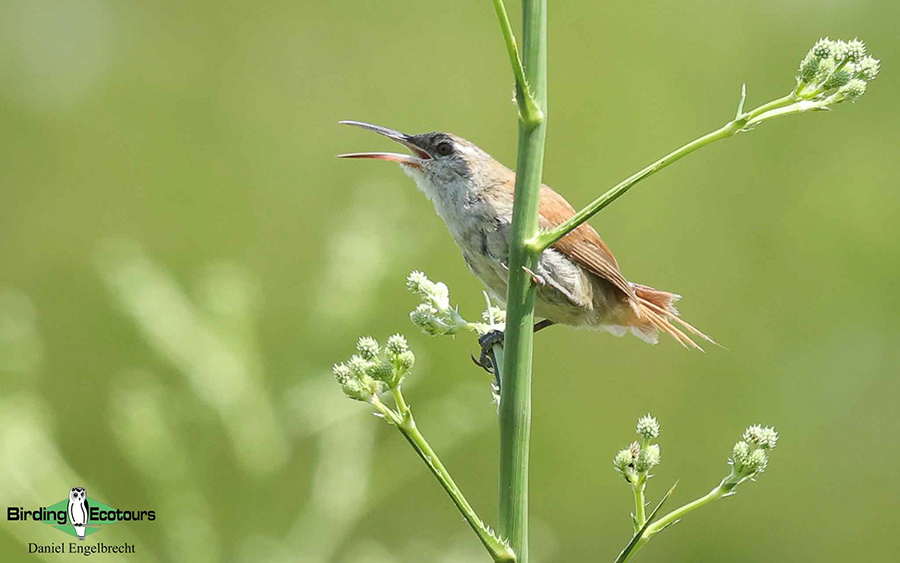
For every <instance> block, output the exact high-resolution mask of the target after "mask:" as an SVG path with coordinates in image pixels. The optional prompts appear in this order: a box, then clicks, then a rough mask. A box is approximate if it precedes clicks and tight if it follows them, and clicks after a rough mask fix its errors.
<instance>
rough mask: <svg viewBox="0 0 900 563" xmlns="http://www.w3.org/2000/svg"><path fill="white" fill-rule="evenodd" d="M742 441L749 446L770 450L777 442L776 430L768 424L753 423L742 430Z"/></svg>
mask: <svg viewBox="0 0 900 563" xmlns="http://www.w3.org/2000/svg"><path fill="white" fill-rule="evenodd" d="M744 441H745V442H747V443H748V444H750V445H751V446H757V447H759V448H762V449H764V450H770V449H773V448H774V447H775V445H776V444H777V443H778V432H776V431H775V429H774V428H772V427H770V426H765V427H764V426H762V425H759V424H754V425H753V426H750V427H748V428H747V430H745V431H744Z"/></svg>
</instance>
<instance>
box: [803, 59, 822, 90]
mask: <svg viewBox="0 0 900 563" xmlns="http://www.w3.org/2000/svg"><path fill="white" fill-rule="evenodd" d="M819 61H820V59H819V58H817V57H816V56H815V55H814V54H813V53H811V52H810V53H809V54H808V55H806V57H804V58H803V60H802V61H800V80H801V81H803V82H804V83H808V82H809V81H810V80H812V79H813V78H815V77H816V72H817V71H818V70H819Z"/></svg>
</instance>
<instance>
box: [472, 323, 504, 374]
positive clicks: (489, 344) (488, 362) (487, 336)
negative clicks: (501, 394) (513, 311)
mask: <svg viewBox="0 0 900 563" xmlns="http://www.w3.org/2000/svg"><path fill="white" fill-rule="evenodd" d="M494 344H503V331H502V330H492V331H490V332H486V333H484V334H482V335H481V336H479V337H478V345H479V346H481V352H480V353H479V355H478V358H477V359H476V358H475V356H472V361H473V362H475V365H476V366H478V367H480V368H482V369H483V370H484V371H486V372H488V373H490V374H493V375H494V376H496V377H497V378H499V377H500V375H499V374H497V373H496V369H494V362H493V361H492V355H493V349H492V348H493V347H494ZM497 384H498V386H499V381H498V383H497Z"/></svg>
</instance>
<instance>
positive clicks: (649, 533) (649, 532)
mask: <svg viewBox="0 0 900 563" xmlns="http://www.w3.org/2000/svg"><path fill="white" fill-rule="evenodd" d="M723 484H724V481H723ZM723 484H720V485H719V486H718V487H716V488H715V489H713V490H711V491H710V492H709V493H707V494H706V495H704V496H702V497H700V498H698V499H697V500H695V501H693V502H689V503H687V504H686V505H684V506H682V507H681V508H676V509H675V510H673V511H672V512H670V513H668V514H666V515H665V516H663V517H661V518H660V519H659V520H656V521H655V522H653V523H652V524H650V525H649V526H648V527H647V529H646V530H645V531H644V534H643V535H642V536H641V539H640V540H638V543H637V545H635V546H634V549H633V550H632V551H631V552H630V553H629V554H628V556H627V557H626V558H625V559H624V561H628V560H630V559H631V558H632V557H634V554H635V553H637V552H638V551H639V550H640V549H641V548H642V547H644V545H645V544H646V543H647V542H649V541H650V540H651V539H652V538H653V536H654V535H656V534H658V533H659V532H661V531H662V530H663V529H665V528H666V527H668V526H670V525H672V524H674V523H675V522H677V521H678V520H680V519H682V518H684V516H686V515H687V514H689V513H691V512H693V511H694V510H697V509H698V508H700V507H701V506H705V505H707V504H709V503H711V502H713V501H715V500H719V499H720V498H722V497H724V496H725V495H727V494H728V490H727V488H726V487H724V486H723Z"/></svg>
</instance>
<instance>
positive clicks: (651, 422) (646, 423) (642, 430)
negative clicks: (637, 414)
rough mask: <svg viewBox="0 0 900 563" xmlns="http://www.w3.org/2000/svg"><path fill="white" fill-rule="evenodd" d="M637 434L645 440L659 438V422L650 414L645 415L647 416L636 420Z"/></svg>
mask: <svg viewBox="0 0 900 563" xmlns="http://www.w3.org/2000/svg"><path fill="white" fill-rule="evenodd" d="M637 433H638V434H640V435H641V437H643V438H644V439H645V440H652V439H653V438H656V437H657V436H659V422H658V421H657V420H656V419H655V418H653V417H652V416H650V414H647V416H643V417H641V418H640V420H638V423H637Z"/></svg>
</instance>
